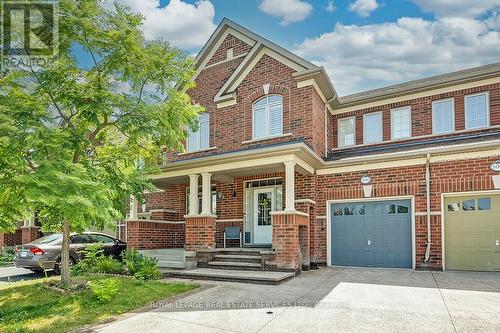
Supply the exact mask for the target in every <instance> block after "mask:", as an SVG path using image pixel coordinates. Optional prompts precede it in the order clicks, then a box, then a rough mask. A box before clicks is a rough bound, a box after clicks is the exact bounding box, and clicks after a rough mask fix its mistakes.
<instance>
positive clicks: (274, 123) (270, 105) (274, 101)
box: [252, 95, 283, 139]
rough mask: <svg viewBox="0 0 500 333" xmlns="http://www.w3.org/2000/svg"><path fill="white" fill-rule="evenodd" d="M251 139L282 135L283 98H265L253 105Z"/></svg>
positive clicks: (272, 96) (273, 96) (270, 96)
mask: <svg viewBox="0 0 500 333" xmlns="http://www.w3.org/2000/svg"><path fill="white" fill-rule="evenodd" d="M252 110H253V139H261V138H266V137H272V136H276V135H280V134H283V97H282V96H279V95H268V96H265V97H263V98H261V99H259V100H258V101H256V102H255V103H254V104H253V107H252Z"/></svg>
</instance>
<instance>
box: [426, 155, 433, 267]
mask: <svg viewBox="0 0 500 333" xmlns="http://www.w3.org/2000/svg"><path fill="white" fill-rule="evenodd" d="M430 164H431V154H427V158H426V163H425V201H426V203H425V204H426V216H427V247H426V249H425V258H424V263H428V262H429V259H430V257H431V244H432V243H431V240H432V239H431V170H430V169H431V168H430Z"/></svg>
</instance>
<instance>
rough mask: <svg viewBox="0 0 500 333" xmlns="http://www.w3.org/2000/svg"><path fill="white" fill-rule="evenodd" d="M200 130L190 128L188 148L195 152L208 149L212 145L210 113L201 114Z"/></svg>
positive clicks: (189, 150)
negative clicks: (194, 130)
mask: <svg viewBox="0 0 500 333" xmlns="http://www.w3.org/2000/svg"><path fill="white" fill-rule="evenodd" d="M199 124H200V126H199V128H198V131H196V132H193V131H191V130H189V135H188V139H187V145H186V150H187V152H193V151H198V150H203V149H207V148H209V147H210V114H208V113H202V114H200V115H199Z"/></svg>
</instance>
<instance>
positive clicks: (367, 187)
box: [360, 175, 372, 198]
mask: <svg viewBox="0 0 500 333" xmlns="http://www.w3.org/2000/svg"><path fill="white" fill-rule="evenodd" d="M360 182H361V184H362V185H363V194H364V196H365V198H371V196H372V177H370V176H368V175H364V176H363V177H361V179H360Z"/></svg>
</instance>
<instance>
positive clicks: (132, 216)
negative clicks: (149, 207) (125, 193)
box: [128, 195, 137, 220]
mask: <svg viewBox="0 0 500 333" xmlns="http://www.w3.org/2000/svg"><path fill="white" fill-rule="evenodd" d="M128 215H129V216H128V219H129V220H137V198H136V197H135V195H130V212H129V214H128Z"/></svg>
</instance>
